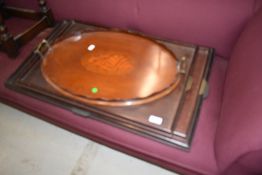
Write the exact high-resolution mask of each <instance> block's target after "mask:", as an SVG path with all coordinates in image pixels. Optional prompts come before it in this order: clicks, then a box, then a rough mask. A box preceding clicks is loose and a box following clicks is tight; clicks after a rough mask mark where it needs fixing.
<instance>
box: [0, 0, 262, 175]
mask: <svg viewBox="0 0 262 175" xmlns="http://www.w3.org/2000/svg"><path fill="white" fill-rule="evenodd" d="M5 2H7V4H9V5H18V6H20V5H21V6H23V7H32V8H37V4H36V2H35V0H6V1H5ZM32 2H34V3H32ZM48 4H49V7H51V8H52V10H53V12H54V15H55V17H56V19H58V20H61V19H77V20H81V21H84V22H91V23H95V24H100V25H103V26H104V25H105V26H112V27H124V28H131V29H135V30H140V31H143V32H146V33H148V34H152V35H155V36H158V37H162V38H168V39H174V40H182V41H186V42H192V43H197V44H201V45H207V46H211V47H214V48H216V50H217V56H216V57H215V59H214V64H213V68H212V72H211V77H210V81H209V82H210V93H209V97H208V98H207V99H206V100H205V101H204V103H203V106H202V109H201V112H200V116H199V121H198V124H197V128H196V133H195V136H194V139H193V142H192V149H191V150H190V151H189V152H185V151H181V150H179V149H176V148H172V147H169V146H166V145H163V144H160V143H158V142H154V141H151V140H149V139H146V138H143V137H140V136H137V135H135V134H132V133H129V132H126V131H124V130H121V129H118V128H114V127H111V126H109V125H107V124H104V123H100V122H97V121H95V120H92V119H88V118H87V119H86V118H82V117H79V116H76V115H74V114H72V113H71V112H69V111H65V110H63V109H61V108H58V107H55V106H52V105H49V104H47V103H45V102H41V101H38V100H36V99H33V98H30V97H27V96H24V95H21V94H18V93H15V92H13V91H11V90H8V89H6V88H5V87H4V85H3V83H4V81H5V80H6V79H7V78H8V76H10V74H11V73H12V72H14V70H15V69H16V68H17V67H18V66H19V64H21V63H22V61H23V60H24V59H25V58H26V56H27V55H28V54H29V52H30V51H31V50H32V48H33V47H34V46H35V45H36V43H38V42H39V41H40V39H41V38H43V37H44V36H46V34H47V33H46V32H44V33H41V34H40V35H39V36H38V37H37V38H36V39H34V40H33V41H32V42H30V43H29V44H27V45H26V46H25V47H24V48H23V49H22V50H21V54H20V55H19V57H18V58H17V59H16V60H10V59H8V58H7V57H6V56H5V55H4V54H2V53H1V54H0V99H1V100H2V101H5V102H6V103H10V104H12V105H15V106H17V107H21V108H22V109H24V110H28V111H30V112H32V113H33V114H34V115H37V116H39V117H41V118H43V119H44V120H47V121H50V122H53V123H55V124H57V125H59V126H61V127H64V128H67V129H69V130H71V131H74V132H77V133H79V134H81V135H84V136H86V137H89V138H91V139H94V140H96V141H98V142H101V143H103V144H106V145H109V146H111V147H113V148H116V149H119V150H121V151H124V152H126V153H128V154H132V155H134V156H137V157H140V158H142V159H145V160H147V161H151V162H153V163H156V164H159V165H161V166H163V167H166V168H169V169H172V170H179V171H181V172H185V171H186V170H190V171H193V172H191V174H197V173H199V174H208V175H212V174H220V173H224V174H233V175H234V174H250V173H261V172H262V170H261V166H260V165H259V162H261V161H260V160H261V157H262V156H261V155H262V151H261V149H262V139H261V137H259V134H260V133H261V132H262V130H261V126H262V118H261V116H262V106H261V104H262V91H261V89H262V79H261V76H260V75H261V73H262V72H261V68H260V67H261V65H262V59H261V58H262V53H261V52H262V48H261V46H262V38H261V36H262V35H261V31H262V12H261V11H260V13H259V14H258V15H257V16H256V17H255V18H254V19H253V20H252V21H251V22H250V23H249V25H248V27H247V29H246V30H245V31H244V33H242V35H241V37H240V39H239V41H238V44H237V46H236V47H235V49H234V53H233V55H232V58H231V59H230V65H229V69H228V71H227V72H228V73H227V80H226V85H225V86H224V77H225V73H226V68H227V61H226V60H225V59H222V57H221V56H223V57H225V58H227V57H228V56H229V55H230V52H231V49H232V47H233V46H234V44H235V42H236V40H237V38H238V36H239V35H240V32H241V31H242V28H243V26H244V25H245V24H246V23H247V21H248V20H249V19H250V18H251V17H252V16H253V14H254V12H255V11H257V10H258V9H259V7H261V6H262V1H261V0H248V1H247V0H199V1H194V0H184V1H178V0H164V1H163V0H162V1H161V0H151V1H148V0H136V1H132V0H115V1H109V0H89V1H87V0H76V1H74V2H68V1H65V0H56V1H51V0H48ZM8 25H16V26H13V27H17V26H21V25H22V24H21V23H19V22H18V21H13V22H12V23H11V24H8ZM11 30H12V29H11ZM14 31H16V29H14ZM218 55H221V56H220V57H219V56H218ZM223 88H224V89H225V93H224V98H223V99H222V94H223ZM222 100H223V108H222V109H223V110H222V113H221V115H220V106H221V101H222ZM47 111H48V112H47ZM220 116H221V118H220ZM217 125H218V127H217ZM194 171H195V172H194Z"/></svg>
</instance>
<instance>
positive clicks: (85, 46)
mask: <svg viewBox="0 0 262 175" xmlns="http://www.w3.org/2000/svg"><path fill="white" fill-rule="evenodd" d="M176 65H177V59H176V57H175V55H174V54H173V53H172V52H170V51H169V50H168V49H167V48H166V47H165V46H163V45H162V44H158V43H157V42H155V41H153V40H151V39H148V38H145V37H142V36H139V35H135V34H129V33H125V32H116V31H94V32H85V33H82V34H79V35H76V36H71V37H68V38H65V39H63V40H61V41H59V42H56V43H55V44H54V45H53V46H52V47H51V48H50V49H49V51H48V52H47V53H46V55H45V56H44V59H43V62H42V65H41V71H42V74H43V76H44V78H45V79H46V81H47V82H48V83H49V84H50V85H51V86H52V87H53V88H55V89H56V90H57V91H59V92H60V93H62V94H63V95H65V96H67V97H70V98H71V99H74V100H77V101H81V102H84V103H89V104H94V105H107V106H128V105H139V104H144V103H148V102H151V101H154V100H156V99H158V98H161V97H163V96H165V95H167V94H168V93H170V92H171V91H172V90H173V89H175V87H176V86H177V85H178V83H179V80H180V76H179V73H178V71H177V66H176Z"/></svg>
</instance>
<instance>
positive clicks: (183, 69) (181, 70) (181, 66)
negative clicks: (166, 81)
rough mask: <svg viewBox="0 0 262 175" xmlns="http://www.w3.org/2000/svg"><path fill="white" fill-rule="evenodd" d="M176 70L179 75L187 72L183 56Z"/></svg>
mask: <svg viewBox="0 0 262 175" xmlns="http://www.w3.org/2000/svg"><path fill="white" fill-rule="evenodd" d="M177 70H178V72H179V73H181V74H186V72H187V64H186V57H185V56H183V57H182V58H181V59H179V60H178V62H177Z"/></svg>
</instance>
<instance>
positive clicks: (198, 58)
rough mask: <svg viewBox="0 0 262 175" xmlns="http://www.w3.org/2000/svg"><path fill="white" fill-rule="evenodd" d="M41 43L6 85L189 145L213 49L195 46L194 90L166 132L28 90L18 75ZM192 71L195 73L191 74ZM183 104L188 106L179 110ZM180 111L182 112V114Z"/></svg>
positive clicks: (60, 29)
mask: <svg viewBox="0 0 262 175" xmlns="http://www.w3.org/2000/svg"><path fill="white" fill-rule="evenodd" d="M73 26H75V22H74V21H64V22H62V23H60V24H59V25H57V27H56V28H55V29H54V31H53V32H52V33H51V34H50V35H49V37H48V38H47V39H45V40H44V41H46V42H48V43H51V44H52V42H54V41H55V40H56V39H57V38H58V37H59V36H61V35H62V34H64V33H67V31H70V30H71V28H72V27H73ZM77 27H78V26H77ZM82 27H84V26H81V25H80V28H79V29H81V28H82ZM44 43H45V42H42V43H41V44H40V45H39V47H37V48H36V49H35V51H34V52H33V53H32V54H31V55H30V56H29V58H28V59H27V60H26V61H25V62H24V63H23V65H22V66H21V67H20V68H19V69H18V70H17V71H16V73H14V74H13V75H12V76H11V78H10V79H9V80H8V81H7V84H6V85H7V87H9V88H11V89H14V90H16V91H19V92H22V93H24V94H27V95H31V96H34V97H36V98H38V99H41V100H44V101H47V102H49V103H52V104H55V105H58V106H60V107H63V108H65V109H67V110H70V111H72V112H73V113H76V114H77V115H80V116H83V117H89V118H94V119H96V120H99V121H102V122H106V123H109V124H112V125H114V126H117V127H121V128H123V129H127V130H130V131H132V132H135V133H137V134H139V135H143V136H145V137H149V138H151V139H154V140H157V141H160V142H163V143H165V144H169V145H172V146H178V147H179V148H183V149H189V148H190V143H191V140H192V137H193V134H194V132H193V131H194V126H195V124H196V121H197V117H198V112H199V109H200V106H201V102H202V99H203V94H199V89H201V85H202V84H201V82H202V80H203V79H204V80H206V79H207V78H208V73H209V70H210V67H211V62H212V58H213V49H210V48H206V47H197V48H198V49H197V52H196V54H195V56H194V57H195V59H194V60H195V61H194V62H195V63H194V64H195V65H196V66H194V68H193V69H192V70H191V71H190V72H191V73H190V75H191V76H194V77H193V78H196V79H198V80H197V81H195V83H193V85H192V87H195V88H194V90H192V91H190V93H187V94H186V95H185V97H184V98H185V100H184V102H183V104H182V107H181V111H180V112H179V113H178V114H177V115H178V116H177V117H176V122H175V125H174V130H172V133H167V132H163V131H161V130H156V129H154V128H151V127H148V126H145V125H143V124H142V125H141V124H137V123H136V122H134V121H132V120H128V119H125V118H121V117H120V118H119V116H117V115H112V113H107V112H104V111H103V110H101V109H98V108H96V107H92V106H86V105H82V104H79V103H78V102H74V101H73V100H68V99H66V98H64V97H61V96H57V95H54V94H51V96H50V95H47V94H46V92H45V91H42V90H39V89H32V87H28V86H27V85H26V84H23V82H21V78H22V77H23V76H24V74H25V73H26V72H27V71H28V70H30V69H28V68H30V67H32V66H34V65H37V63H38V62H39V58H40V57H39V52H40V55H41V54H43V53H44V52H45V51H46V50H47V49H48V47H47V46H46V44H44ZM200 67H201V68H200ZM199 71H202V73H201V74H202V75H197V76H196V74H198V72H199ZM194 73H196V74H195V75H193V74H194ZM38 80H39V79H38ZM196 82H197V83H196ZM32 90H33V91H32ZM192 94H194V95H192ZM50 97H51V98H50ZM183 106H187V107H188V106H191V107H190V108H186V109H183ZM188 110H190V112H188ZM183 111H186V112H184V113H183Z"/></svg>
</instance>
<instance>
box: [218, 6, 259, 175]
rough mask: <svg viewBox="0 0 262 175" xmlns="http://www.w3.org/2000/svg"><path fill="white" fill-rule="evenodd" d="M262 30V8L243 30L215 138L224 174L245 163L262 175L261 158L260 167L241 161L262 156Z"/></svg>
mask: <svg viewBox="0 0 262 175" xmlns="http://www.w3.org/2000/svg"><path fill="white" fill-rule="evenodd" d="M261 31H262V9H261V10H260V12H259V13H258V14H257V15H256V16H255V17H254V18H253V19H252V20H251V21H250V22H249V24H248V25H247V27H246V29H245V30H244V31H243V33H242V35H241V37H240V38H239V40H238V43H237V45H236V47H235V49H234V51H233V55H232V57H231V59H230V63H229V67H228V73H227V76H226V77H227V78H226V83H225V87H224V91H225V93H224V99H223V107H222V113H221V119H220V121H219V124H218V129H217V135H216V149H215V150H216V155H217V159H218V165H219V168H220V169H221V170H222V171H223V170H226V169H227V168H234V166H233V164H235V163H236V164H237V165H236V166H239V165H240V164H239V162H242V163H241V164H242V165H243V166H246V167H245V169H248V168H250V169H249V170H250V172H252V169H255V170H257V171H258V172H259V173H262V167H261V161H262V159H261V158H262V155H260V156H257V159H256V160H255V161H253V162H260V165H258V164H253V165H251V164H247V163H246V164H243V162H245V161H241V159H242V158H245V157H247V156H248V154H249V153H253V152H258V153H260V154H261V153H262V151H260V150H262V137H261V133H262V127H261V126H262V77H261V75H262V69H261V66H262V34H261ZM253 157H254V158H255V156H253ZM254 166H255V167H256V166H257V167H256V168H254ZM227 171H229V170H227Z"/></svg>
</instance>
